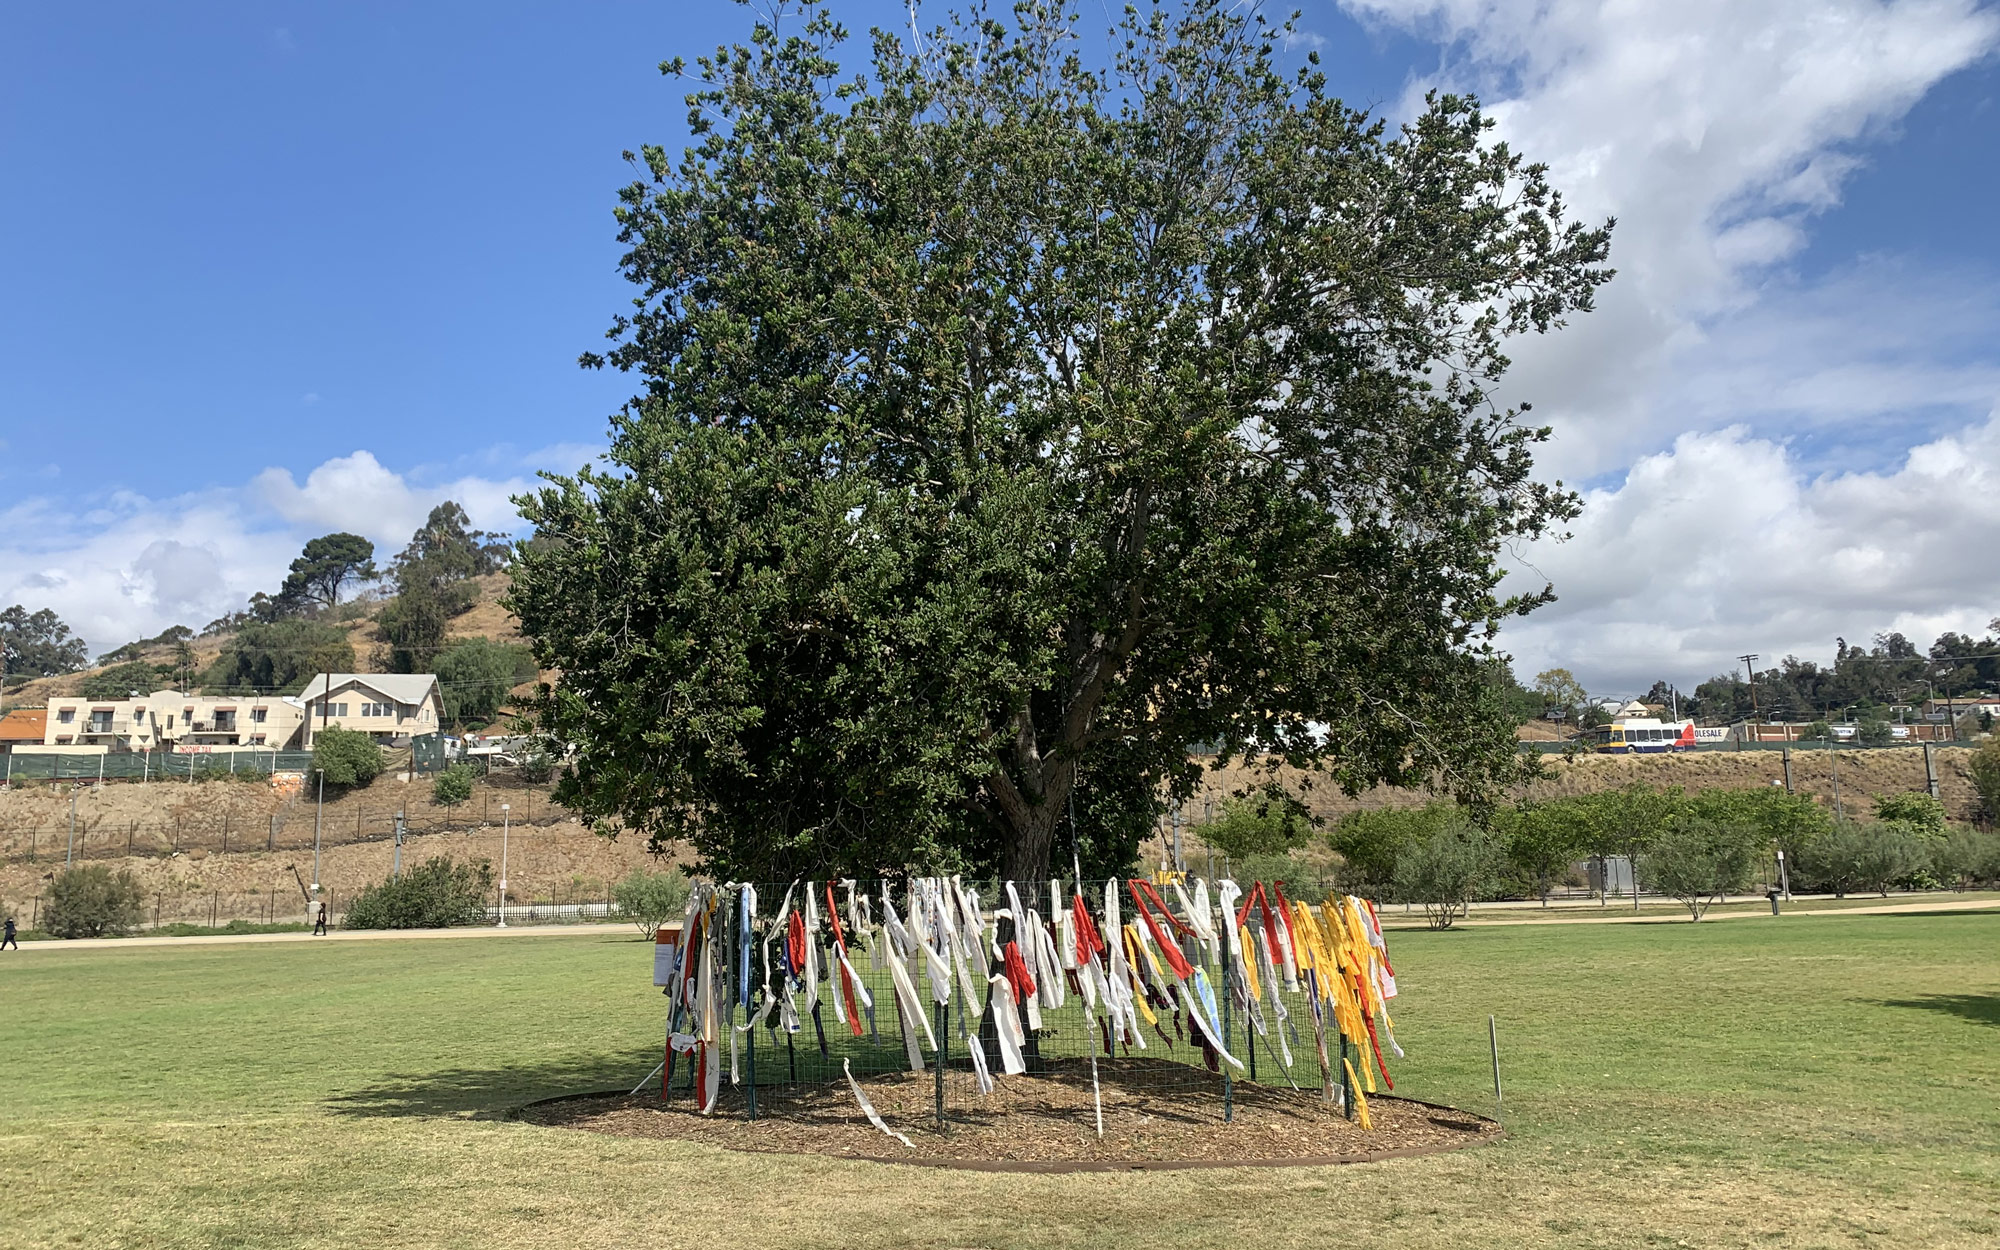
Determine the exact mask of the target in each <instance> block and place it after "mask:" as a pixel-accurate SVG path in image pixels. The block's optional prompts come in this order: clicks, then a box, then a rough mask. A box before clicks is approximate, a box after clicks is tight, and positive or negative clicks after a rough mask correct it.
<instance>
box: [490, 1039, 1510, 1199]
mask: <svg viewBox="0 0 2000 1250" xmlns="http://www.w3.org/2000/svg"><path fill="white" fill-rule="evenodd" d="M1098 1075H1099V1084H1100V1085H1101V1087H1102V1090H1103V1099H1104V1136H1103V1138H1102V1140H1100V1139H1099V1138H1098V1136H1097V1132H1096V1128H1095V1123H1094V1116H1093V1113H1092V1107H1091V1089H1090V1065H1089V1064H1088V1063H1087V1062H1085V1061H1083V1060H1073V1059H1072V1060H1062V1061H1058V1062H1056V1063H1053V1064H1051V1065H1050V1066H1049V1068H1048V1070H1047V1071H1045V1072H1041V1073H1037V1074H1035V1075H1031V1076H1014V1077H1008V1076H998V1075H996V1076H995V1077H994V1090H993V1092H992V1093H991V1094H990V1095H987V1096H986V1097H983V1098H982V1097H980V1095H979V1094H978V1092H977V1090H975V1089H974V1088H973V1087H972V1085H971V1081H970V1078H969V1076H968V1075H967V1074H965V1073H963V1072H960V1071H949V1072H948V1073H947V1079H946V1084H945V1122H946V1131H945V1132H942V1133H940V1132H938V1131H937V1126H936V1120H935V1116H934V1105H935V1104H934V1102H933V1099H934V1096H935V1086H934V1084H933V1081H934V1077H933V1076H932V1074H930V1073H924V1072H892V1073H880V1074H874V1075H870V1076H866V1077H862V1078H861V1084H862V1088H863V1089H865V1090H866V1091H867V1093H868V1098H869V1101H871V1102H873V1103H874V1104H875V1109H876V1110H877V1111H879V1112H880V1113H881V1114H882V1118H883V1119H884V1120H885V1121H886V1122H887V1123H888V1125H889V1127H890V1128H892V1129H895V1130H897V1131H898V1132H900V1133H902V1134H903V1135H904V1136H906V1137H908V1138H909V1139H910V1141H911V1143H912V1145H911V1146H910V1147H909V1148H907V1149H906V1148H905V1147H904V1146H903V1145H902V1143H900V1142H898V1141H896V1140H895V1139H893V1138H891V1137H887V1136H885V1135H884V1134H883V1133H882V1132H881V1130H879V1129H877V1128H876V1127H875V1126H874V1125H872V1124H870V1123H869V1122H868V1118H867V1117H866V1116H865V1115H864V1114H862V1111H861V1108H860V1106H859V1105H857V1104H856V1103H855V1101H854V1095H853V1093H852V1092H851V1091H849V1090H848V1088H847V1085H846V1083H845V1082H844V1081H839V1080H836V1081H835V1082H833V1083H830V1084H826V1085H818V1086H803V1087H796V1088H791V1089H775V1088H769V1087H760V1088H759V1089H758V1091H757V1119H756V1120H755V1121H751V1120H748V1119H746V1118H745V1114H744V1113H745V1104H744V1098H743V1095H744V1091H743V1090H742V1089H741V1088H732V1087H731V1086H729V1085H728V1084H727V1083H726V1082H725V1083H724V1085H723V1090H722V1095H721V1098H720V1100H719V1102H718V1104H717V1106H716V1110H715V1112H714V1114H712V1115H706V1116H704V1115H700V1114H697V1113H696V1111H695V1109H694V1102H693V1099H692V1097H691V1096H689V1095H688V1094H686V1093H685V1092H683V1091H682V1090H680V1089H679V1088H676V1089H675V1090H674V1096H673V1098H672V1099H670V1100H668V1101H665V1102H662V1101H661V1099H660V1096H659V1090H658V1088H657V1087H653V1088H652V1089H650V1090H649V1091H648V1092H646V1093H642V1094H638V1095H627V1094H585V1095H580V1096H573V1097H568V1098H552V1099H548V1100H545V1101H542V1102H537V1103H530V1104H529V1105H527V1106H526V1107H523V1108H521V1109H520V1111H519V1112H518V1115H519V1117H520V1118H521V1119H522V1120H525V1121H527V1122H529V1123H533V1124H542V1125H548V1126H551V1127H556V1128H572V1129H583V1130H585V1131H587V1132H593V1133H607V1134H610V1135H613V1136H617V1137H652V1138H679V1139H682V1140H685V1141H698V1142H704V1143H707V1144H708V1145H712V1146H720V1147H722V1148H724V1149H729V1150H749V1151H760V1152H767V1153H779V1154H818V1155H830V1156H833V1157H836V1158H846V1159H867V1160H874V1161H878V1162H885V1163H909V1164H919V1165H925V1166H931V1167H957V1168H969V1169H975V1170H980V1171H996V1172H1090V1171H1125V1170H1134V1169H1165V1168H1190V1167H1243V1166H1251V1167H1258V1166H1262V1167H1271V1166H1287V1165H1290V1166H1300V1165H1317V1164H1330V1163H1372V1162H1377V1161H1380V1160H1383V1159H1395V1158H1409V1157H1412V1156H1416V1155H1426V1154H1435V1153H1437V1152H1439V1151H1444V1150H1457V1149H1460V1148H1462V1147H1465V1146H1472V1145H1478V1144H1480V1143H1483V1142H1490V1141H1495V1140H1497V1139H1498V1138H1500V1137H1501V1136H1502V1135H1503V1134H1502V1133H1501V1130H1500V1126H1499V1125H1498V1124H1496V1123H1494V1122H1493V1121H1492V1120H1488V1119H1486V1118H1484V1117H1483V1116H1477V1115H1473V1114H1471V1113H1469V1112H1465V1111H1459V1110H1456V1109H1454V1108H1450V1107H1439V1106H1433V1105H1432V1104H1429V1103H1424V1102H1417V1101H1415V1100H1413V1099H1408V1098H1397V1097H1394V1096H1390V1095H1386V1094H1385V1095H1381V1096H1378V1097H1372V1098H1369V1099H1368V1110H1369V1113H1370V1117H1371V1119H1372V1121H1373V1123H1374V1127H1373V1128H1372V1129H1367V1130H1364V1129H1362V1128H1361V1126H1360V1125H1359V1124H1356V1123H1352V1122H1350V1121H1348V1120H1347V1119H1346V1118H1345V1117H1344V1116H1342V1115H1341V1114H1340V1112H1339V1111H1337V1110H1335V1109H1334V1108H1333V1107H1330V1106H1328V1105H1327V1104H1326V1103H1325V1102H1323V1101H1321V1099H1320V1097H1319V1091H1318V1088H1317V1086H1313V1087H1309V1088H1307V1089H1305V1090H1303V1091H1299V1090H1294V1089H1292V1088H1291V1087H1290V1086H1288V1085H1280V1086H1276V1087H1273V1086H1270V1085H1266V1084H1260V1083H1252V1082H1249V1081H1240V1080H1239V1081H1237V1082H1236V1083H1235V1090H1234V1093H1233V1098H1232V1101H1233V1103H1234V1118H1233V1120H1231V1121H1228V1122H1225V1121H1224V1120H1223V1118H1222V1113H1223V1108H1222V1100H1223V1090H1222V1078H1221V1077H1220V1076H1217V1075H1215V1074H1214V1073H1210V1072H1206V1071H1203V1070H1201V1069H1198V1068H1190V1067H1188V1066H1187V1065H1185V1064H1179V1063H1174V1062H1172V1061H1168V1060H1159V1059H1104V1060H1100V1061H1099V1062H1098ZM1315 1075H1316V1073H1315Z"/></svg>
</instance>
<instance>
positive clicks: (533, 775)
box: [521, 751, 556, 786]
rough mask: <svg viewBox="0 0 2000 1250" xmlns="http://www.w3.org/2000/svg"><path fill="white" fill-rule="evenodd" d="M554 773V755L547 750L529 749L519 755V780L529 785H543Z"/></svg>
mask: <svg viewBox="0 0 2000 1250" xmlns="http://www.w3.org/2000/svg"><path fill="white" fill-rule="evenodd" d="M555 775H556V761H555V757H554V756H552V755H550V754H549V753H548V752H547V751H530V752H528V753H527V754H526V755H524V756H522V757H521V780H523V781H525V782H527V783H528V784H529V785H534V786H545V785H547V784H548V783H549V779H550V778H551V777H554V776H555Z"/></svg>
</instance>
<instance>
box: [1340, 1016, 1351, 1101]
mask: <svg viewBox="0 0 2000 1250" xmlns="http://www.w3.org/2000/svg"><path fill="white" fill-rule="evenodd" d="M1352 1071H1353V1069H1352V1068H1351V1067H1350V1066H1349V1064H1348V1062H1347V1034H1345V1033H1342V1034H1341V1035H1340V1111H1341V1114H1342V1115H1345V1116H1346V1117H1347V1118H1348V1119H1350V1120H1352V1119H1353V1118H1354V1078H1353V1077H1352V1076H1351V1075H1349V1074H1350V1073H1351V1072H1352Z"/></svg>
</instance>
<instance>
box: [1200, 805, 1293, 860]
mask: <svg viewBox="0 0 2000 1250" xmlns="http://www.w3.org/2000/svg"><path fill="white" fill-rule="evenodd" d="M1311 832H1312V817H1311V816H1310V815H1308V814H1307V812H1306V808H1305V804H1303V803H1301V802H1299V801H1298V800H1297V799H1295V798H1293V797H1292V796H1291V795H1288V794H1257V795H1250V796H1248V797H1245V798H1240V799H1229V800H1227V801H1225V802H1224V803H1223V805H1222V813H1221V815H1220V816H1218V817H1217V818H1216V819H1215V820H1212V821H1209V822H1208V823H1207V824H1202V825H1196V826H1195V828H1194V833H1195V836H1196V837H1198V838H1200V839H1201V840H1202V841H1203V842H1205V843H1207V844H1208V845H1209V846H1211V847H1214V848H1215V849H1216V850H1218V851H1220V852H1222V853H1223V854H1224V855H1227V856H1229V857H1230V858H1231V859H1244V858H1247V857H1249V856H1253V855H1283V854H1284V853H1285V852H1286V851H1289V850H1291V849H1292V848H1293V847H1295V846H1297V845H1299V844H1300V843H1302V842H1304V841H1305V839H1306V837H1307V836H1308V835H1309V834H1311Z"/></svg>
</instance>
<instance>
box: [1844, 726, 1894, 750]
mask: <svg viewBox="0 0 2000 1250" xmlns="http://www.w3.org/2000/svg"><path fill="white" fill-rule="evenodd" d="M1854 738H1855V741H1857V742H1859V743H1860V744H1861V745H1862V746H1865V747H1886V746H1888V745H1889V744H1890V743H1891V742H1893V741H1895V738H1896V735H1895V733H1894V732H1893V731H1892V730H1891V729H1890V727H1889V722H1888V721H1885V720H1865V721H1862V722H1861V724H1860V725H1859V726H1857V727H1856V728H1855V731H1854Z"/></svg>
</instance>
